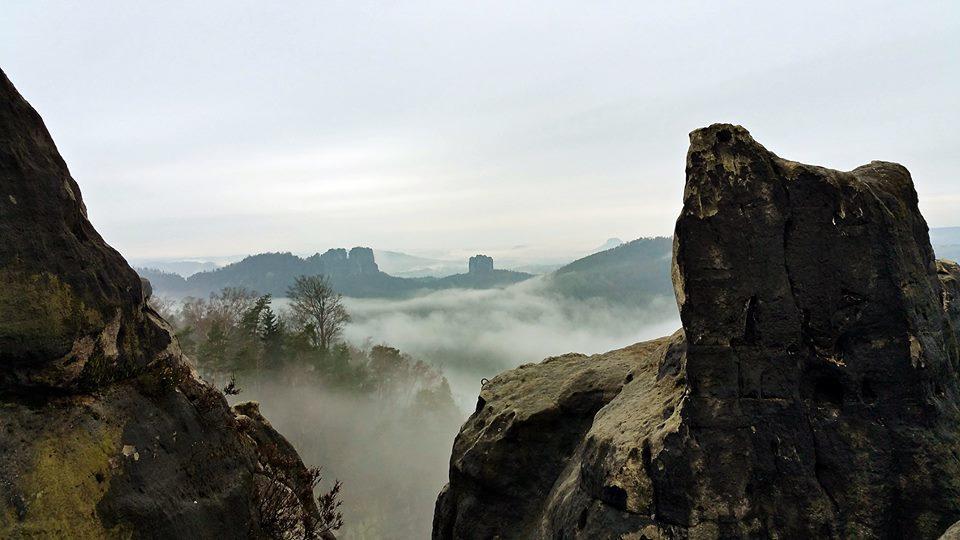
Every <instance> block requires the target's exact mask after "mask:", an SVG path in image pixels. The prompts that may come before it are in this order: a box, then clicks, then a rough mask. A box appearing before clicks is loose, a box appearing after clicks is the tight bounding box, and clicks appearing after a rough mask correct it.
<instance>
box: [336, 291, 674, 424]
mask: <svg viewBox="0 0 960 540" xmlns="http://www.w3.org/2000/svg"><path fill="white" fill-rule="evenodd" d="M548 279H549V278H547V277H539V278H535V279H531V280H528V281H526V282H523V283H519V284H517V285H513V286H510V287H506V288H503V289H485V290H462V289H453V290H445V291H437V292H431V293H427V294H424V295H421V296H417V297H415V298H411V299H406V300H385V299H357V298H348V299H345V300H346V303H347V307H348V309H349V311H350V314H351V317H352V321H351V323H350V324H348V325H347V327H346V328H345V330H344V336H345V337H346V338H347V340H348V341H351V342H354V343H362V342H365V341H370V342H373V343H389V344H390V345H391V346H393V347H397V348H399V349H400V350H402V351H404V352H406V353H408V354H411V355H412V356H414V357H416V358H419V359H422V360H424V361H426V362H428V363H431V364H433V365H435V366H437V367H439V368H441V369H442V370H443V373H444V375H446V377H447V379H448V380H449V381H450V384H451V387H452V390H453V394H454V397H455V399H456V401H457V403H458V405H459V406H460V407H461V409H463V410H464V411H469V410H470V409H471V408H472V406H473V404H474V402H475V401H476V396H477V393H478V392H479V389H480V380H481V379H482V378H492V377H493V376H495V375H496V374H497V373H499V372H501V371H503V370H506V369H510V368H513V367H516V366H518V365H520V364H524V363H529V362H538V361H540V360H542V359H543V358H546V357H548V356H556V355H559V354H563V353H568V352H579V353H584V354H593V353H599V352H605V351H608V350H611V349H616V348H619V347H623V346H626V345H629V344H631V343H636V342H638V341H643V340H646V339H653V338H656V337H660V336H663V335H668V334H670V333H672V332H673V331H675V330H676V329H677V328H679V327H680V319H679V315H678V314H677V307H676V301H675V299H674V298H673V297H665V296H664V297H655V298H654V299H653V300H652V301H650V302H649V303H648V304H647V305H643V306H622V305H616V304H614V303H612V302H609V301H605V300H601V299H590V300H576V299H571V298H565V297H563V296H560V295H557V294H554V293H553V292H552V291H551V288H550V286H549V282H548ZM451 441H452V439H451Z"/></svg>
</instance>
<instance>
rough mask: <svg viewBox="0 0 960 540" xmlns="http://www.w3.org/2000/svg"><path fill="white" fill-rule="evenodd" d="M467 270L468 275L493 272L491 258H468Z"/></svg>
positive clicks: (479, 256)
mask: <svg viewBox="0 0 960 540" xmlns="http://www.w3.org/2000/svg"><path fill="white" fill-rule="evenodd" d="M467 268H468V270H467V272H468V273H470V274H490V273H492V272H493V257H487V256H486V255H474V256H473V257H470V261H469V262H468V263H467Z"/></svg>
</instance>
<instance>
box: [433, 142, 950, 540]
mask: <svg viewBox="0 0 960 540" xmlns="http://www.w3.org/2000/svg"><path fill="white" fill-rule="evenodd" d="M690 139H691V145H690V150H689V153H688V155H687V171H686V172H687V183H686V189H685V191H684V204H683V210H682V213H681V215H680V218H679V219H678V221H677V227H676V234H675V239H674V264H673V273H674V286H675V292H676V296H677V302H678V305H679V307H680V316H681V320H682V323H683V329H682V331H680V332H678V333H677V334H675V335H674V336H671V337H669V338H663V339H660V340H656V341H653V342H648V343H642V344H638V345H634V346H632V347H627V348H626V349H622V350H620V351H614V352H612V353H607V354H603V355H596V356H592V357H584V356H579V355H568V356H564V357H559V358H552V359H548V360H546V361H544V362H543V363H541V364H537V365H526V366H522V367H520V368H518V369H515V370H513V371H510V372H507V373H504V374H501V375H500V376H498V377H496V378H495V379H493V380H492V381H490V382H489V383H488V384H486V385H485V386H484V387H483V389H482V391H481V393H480V398H479V400H478V403H477V409H476V412H475V413H474V414H473V415H472V416H471V417H470V419H468V420H467V422H466V424H465V425H464V426H463V428H462V430H461V432H460V434H459V436H458V437H457V439H456V442H455V444H454V449H453V456H452V458H451V466H450V483H449V484H448V485H447V486H446V487H445V488H444V490H443V492H442V493H441V494H440V497H439V500H438V502H437V511H436V515H435V518H434V532H433V536H434V538H436V539H448V538H584V539H586V538H589V539H598V538H599V539H603V538H623V539H641V538H647V539H654V538H937V537H938V536H939V535H940V534H941V533H943V532H944V531H945V530H946V529H947V528H948V527H949V526H950V525H952V524H953V523H954V522H956V521H957V520H958V518H960V453H958V442H960V441H958V437H960V414H958V409H957V404H958V402H960V401H958V400H960V396H958V385H957V365H958V361H960V357H958V339H960V334H958V329H960V286H958V282H960V268H958V267H957V265H956V264H955V263H949V262H937V261H935V260H934V258H933V252H932V250H931V248H930V243H929V239H928V235H927V226H926V223H925V222H924V220H923V218H922V216H921V215H920V212H919V210H918V208H917V195H916V192H915V190H914V187H913V183H912V180H911V178H910V175H909V173H908V172H907V170H906V169H904V168H903V167H901V166H899V165H896V164H893V163H884V162H872V163H870V164H869V165H865V166H862V167H859V168H857V169H855V170H853V171H850V172H839V171H833V170H828V169H824V168H821V167H815V166H810V165H803V164H800V163H796V162H792V161H788V160H785V159H781V158H779V157H777V156H775V155H774V154H772V153H771V152H769V151H767V150H766V149H765V148H763V147H762V146H761V145H760V144H758V143H757V142H755V141H754V140H753V139H752V138H751V136H750V134H749V133H747V131H746V130H744V129H743V128H741V127H739V126H732V125H714V126H711V127H708V128H704V129H701V130H697V131H695V132H693V133H692V134H691V136H690Z"/></svg>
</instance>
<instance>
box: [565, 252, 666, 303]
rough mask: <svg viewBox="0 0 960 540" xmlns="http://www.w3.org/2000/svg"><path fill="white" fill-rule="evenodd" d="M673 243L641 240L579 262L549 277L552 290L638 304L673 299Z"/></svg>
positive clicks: (580, 297)
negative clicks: (665, 298) (667, 297)
mask: <svg viewBox="0 0 960 540" xmlns="http://www.w3.org/2000/svg"><path fill="white" fill-rule="evenodd" d="M672 250H673V240H672V239H671V238H665V237H658V238H640V239H638V240H634V241H632V242H627V243H625V244H621V245H619V246H617V247H615V248H613V249H608V250H606V251H601V252H599V253H595V254H593V255H588V256H586V257H584V258H582V259H578V260H576V261H574V262H572V263H570V264H568V265H566V266H564V267H562V268H560V269H559V270H557V271H555V272H553V273H552V274H549V275H548V278H547V279H548V283H549V287H550V289H551V290H553V291H554V292H556V293H558V294H561V295H563V296H568V297H572V298H578V299H587V298H602V299H605V300H609V301H611V302H615V303H620V304H638V303H643V302H646V301H649V300H651V299H652V298H654V297H658V296H669V297H672V296H673V283H672V281H671V278H670V265H671V255H672Z"/></svg>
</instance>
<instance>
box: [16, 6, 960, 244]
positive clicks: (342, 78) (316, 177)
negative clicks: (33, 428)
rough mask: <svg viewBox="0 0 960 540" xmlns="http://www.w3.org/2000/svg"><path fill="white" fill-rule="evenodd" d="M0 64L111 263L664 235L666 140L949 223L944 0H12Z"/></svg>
mask: <svg viewBox="0 0 960 540" xmlns="http://www.w3.org/2000/svg"><path fill="white" fill-rule="evenodd" d="M0 66H2V67H3V69H4V70H5V71H6V72H7V75H8V76H9V77H10V78H11V79H12V80H13V82H14V84H16V85H17V87H18V88H19V90H20V91H21V93H23V94H24V96H26V98H27V99H28V100H29V101H30V102H31V103H32V104H33V105H34V107H36V108H37V110H38V111H39V112H40V114H41V115H42V116H43V118H44V120H45V121H46V124H47V126H48V127H49V129H50V131H51V132H52V133H53V136H54V139H55V140H56V142H57V145H58V146H59V148H60V151H61V153H62V154H63V155H64V158H65V159H66V160H67V163H68V164H69V165H70V168H71V171H72V173H73V176H74V177H75V178H76V179H77V181H78V182H79V183H80V186H81V188H82V189H83V194H84V198H85V200H86V203H87V207H88V209H89V213H90V218H91V220H92V221H93V223H94V224H95V225H96V226H97V227H98V229H99V230H100V232H101V233H102V234H103V235H104V237H105V238H106V239H107V240H108V241H109V242H110V243H112V244H113V245H114V246H115V247H117V248H118V249H119V250H120V251H121V252H123V253H124V254H125V255H127V256H129V257H180V256H184V257H187V256H204V255H232V254H242V253H252V252H259V251H277V250H292V251H295V252H313V251H316V250H324V249H326V248H328V247H333V246H352V245H358V244H359V245H370V246H373V247H377V248H382V249H399V250H410V251H415V252H424V251H425V250H451V251H455V252H461V251H462V252H465V253H466V252H471V251H480V250H488V251H491V252H495V251H496V250H497V249H503V248H506V247H510V246H517V245H524V246H535V247H536V248H537V249H539V250H541V251H551V250H552V251H556V252H562V251H564V250H567V251H571V252H577V251H580V250H584V249H588V248H590V247H593V246H595V245H599V244H601V243H602V242H603V241H604V240H605V239H606V238H607V237H610V236H619V237H621V238H624V239H630V238H636V237H639V236H647V235H666V234H670V233H671V231H672V228H673V222H674V220H675V218H676V216H677V214H678V212H679V208H680V202H681V201H680V198H681V193H682V189H683V175H684V155H685V153H686V148H687V143H688V139H687V134H688V133H689V132H690V131H691V130H693V129H695V128H697V127H701V126H704V125H707V124H710V123H713V122H720V121H724V122H734V123H739V124H742V125H744V126H745V127H747V129H749V130H750V131H751V132H752V134H753V135H754V137H755V138H756V139H757V140H759V141H760V142H761V143H763V144H764V145H766V146H767V148H769V149H771V150H773V151H774V152H777V153H778V154H779V155H781V156H783V157H786V158H789V159H795V160H798V161H804V162H809V163H816V164H820V165H825V166H829V167H833V168H840V169H851V168H853V167H856V166H857V165H860V164H863V163H866V162H868V161H870V160H873V159H883V160H890V161H898V162H900V163H903V164H904V165H906V166H907V167H908V168H909V169H910V170H911V171H912V173H913V177H914V180H915V182H916V184H917V189H918V191H919V193H920V198H921V207H922V209H923V210H924V213H925V215H926V217H927V220H928V221H929V223H930V224H931V225H932V226H947V225H960V213H958V209H960V180H958V176H957V173H958V170H960V133H958V126H960V3H957V2H955V1H950V2H947V1H944V2H919V1H911V2H902V1H901V2H836V1H829V2H812V1H804V2H791V3H790V4H789V6H788V5H786V3H783V2H755V3H745V2H705V1H704V2H677V1H671V2H634V1H631V2H614V1H597V2H586V1H582V2H565V1H556V0H550V1H539V2H521V1H515V0H514V1H509V2H459V1H453V0H442V1H437V2H376V3H368V2H361V1H357V0H352V1H349V2H319V1H311V2H263V1H255V2H254V1H249V2H247V1H238V0H230V1H224V2H211V1H204V2H156V1H151V2H133V1H124V2H115V1H113V2H94V1H84V2H66V1H62V2H45V1H36V0H30V1H27V0H22V1H21V0H8V1H5V2H4V6H3V12H2V14H0Z"/></svg>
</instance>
